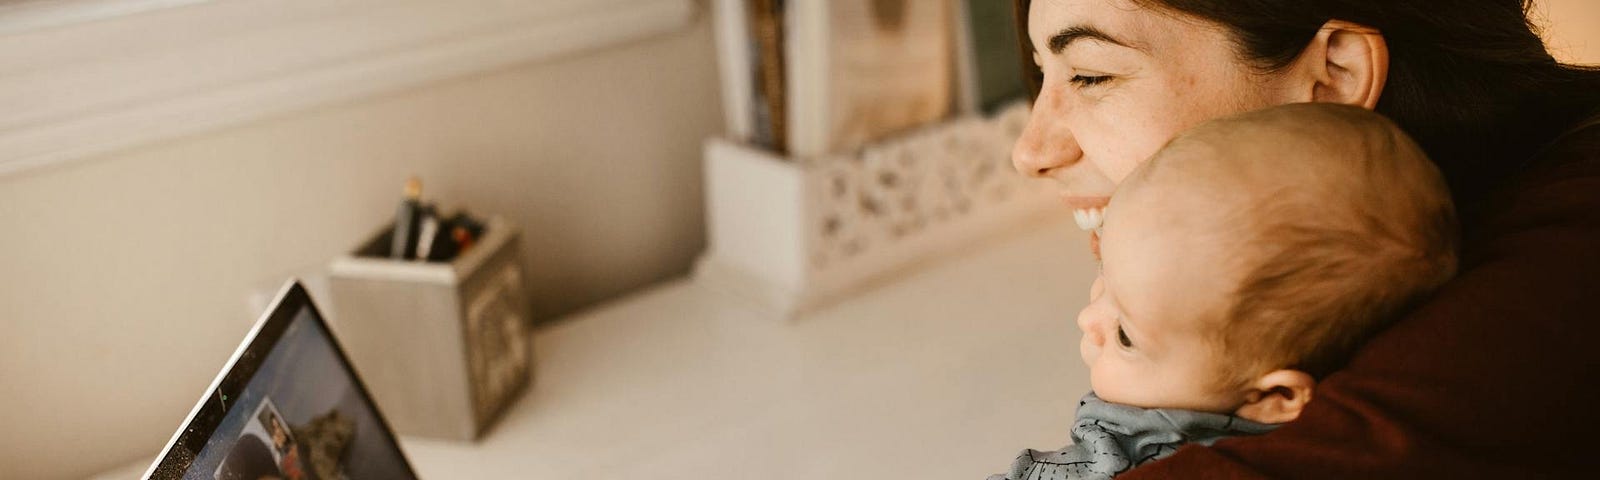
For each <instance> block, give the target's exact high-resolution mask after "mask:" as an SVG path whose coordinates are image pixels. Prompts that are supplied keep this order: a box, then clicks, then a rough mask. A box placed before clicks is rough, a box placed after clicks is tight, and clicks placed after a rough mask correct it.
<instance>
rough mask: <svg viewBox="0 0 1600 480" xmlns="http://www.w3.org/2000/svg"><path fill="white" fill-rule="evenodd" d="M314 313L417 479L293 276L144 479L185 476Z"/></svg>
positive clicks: (404, 463) (403, 458) (392, 434)
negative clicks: (287, 339) (270, 359)
mask: <svg viewBox="0 0 1600 480" xmlns="http://www.w3.org/2000/svg"><path fill="white" fill-rule="evenodd" d="M302 311H306V312H308V313H310V315H309V317H310V318H311V320H312V321H314V322H317V325H318V326H320V327H322V331H324V332H327V333H328V335H327V340H328V342H329V343H330V344H332V345H333V351H334V353H335V354H336V355H337V356H338V359H339V366H340V368H343V369H344V373H345V375H347V376H348V377H349V378H350V383H351V384H352V385H354V386H355V389H356V391H357V392H359V394H360V395H361V398H362V399H363V400H364V401H365V402H366V404H367V406H369V407H371V408H372V411H373V415H375V416H376V417H378V423H379V425H380V426H382V428H383V430H384V431H385V432H388V435H385V441H386V442H388V443H389V445H390V446H391V447H393V448H394V450H395V451H396V452H398V453H399V457H400V463H401V465H402V466H403V467H405V471H406V472H407V473H409V474H410V476H411V478H417V474H416V470H415V469H413V468H411V463H410V461H409V460H407V459H406V455H405V451H404V450H402V449H401V448H400V444H399V441H398V438H397V435H396V434H395V430H394V428H393V427H391V426H390V425H389V421H388V420H387V419H385V418H384V416H383V413H382V412H380V411H379V410H378V404H377V402H374V401H373V400H372V394H371V393H369V392H368V390H367V386H366V385H365V384H364V383H363V382H362V381H361V377H360V376H358V375H356V371H355V368H354V367H352V366H351V364H350V356H349V355H347V354H346V353H345V350H344V347H343V346H341V345H340V344H339V341H338V339H337V338H334V335H333V330H332V329H330V328H328V323H327V322H326V321H324V320H323V317H322V312H320V311H318V310H317V306H316V305H315V304H314V303H312V302H311V296H310V295H309V294H307V293H306V290H305V287H303V286H301V285H300V282H299V281H297V280H292V279H291V280H289V282H288V283H287V284H286V285H284V287H283V291H282V292H280V293H279V294H278V298H277V300H276V301H274V302H273V304H272V306H271V307H268V308H267V311H266V313H263V314H262V318H261V319H259V320H257V322H256V325H255V326H254V327H252V328H251V330H250V333H249V334H248V335H246V336H245V340H244V342H243V343H241V344H240V346H239V348H238V349H237V350H235V351H234V353H233V357H232V358H230V359H229V360H228V363H227V364H226V365H225V366H224V367H223V369H222V372H221V373H219V374H217V377H216V379H214V380H212V382H211V387H210V388H207V389H206V392H205V394H204V395H202V396H201V398H200V403H199V404H196V405H195V407H194V409H192V410H190V412H189V417H188V418H187V419H185V420H184V422H183V425H182V426H180V427H179V428H178V431H177V433H174V434H173V436H172V439H171V440H169V441H168V442H167V446H166V448H164V449H162V450H161V455H160V456H159V457H157V459H156V461H155V463H153V464H151V465H150V469H149V470H148V471H146V472H145V475H144V478H146V479H150V478H160V479H165V478H181V477H182V476H183V475H184V473H185V472H187V471H188V470H189V467H190V466H191V464H192V463H193V462H194V460H195V458H196V456H198V455H199V454H200V451H201V449H203V448H205V446H206V442H207V441H209V440H210V439H211V436H212V435H213V434H214V433H215V432H216V429H217V426H218V425H220V424H221V423H222V419H223V418H225V417H227V415H228V411H229V410H228V407H230V406H231V405H230V404H229V403H228V402H229V399H235V398H239V397H240V395H241V394H243V393H244V388H245V386H246V385H248V384H249V383H250V379H251V378H252V377H253V376H254V375H255V373H256V371H257V370H259V369H260V368H261V365H262V364H263V363H264V362H265V360H266V358H267V355H268V354H269V353H271V352H272V347H273V346H275V345H277V343H278V340H279V339H281V338H282V337H283V334H284V332H285V331H287V330H288V328H289V325H290V324H292V323H294V320H295V318H296V317H297V316H298V315H299V313H300V312H302Z"/></svg>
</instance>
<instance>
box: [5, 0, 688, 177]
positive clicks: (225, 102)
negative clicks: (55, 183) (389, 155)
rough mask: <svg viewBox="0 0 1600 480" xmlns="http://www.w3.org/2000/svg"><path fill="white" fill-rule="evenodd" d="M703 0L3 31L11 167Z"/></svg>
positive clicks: (199, 12) (477, 59) (496, 54)
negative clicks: (9, 32)
mask: <svg viewBox="0 0 1600 480" xmlns="http://www.w3.org/2000/svg"><path fill="white" fill-rule="evenodd" d="M696 8H697V7H696V2H695V1H694V0H520V1H518V0H230V1H225V2H207V3H198V4H192V5H187V6H180V7H173V8H168V9H164V10H160V11H151V12H145V13H140V14H136V15H130V16H126V17H119V18H113V19H108V20H101V21H94V22H88V23H83V24H79V25H69V26H64V27H57V28H48V29H43V30H38V31H30V32H23V33H15V34H10V35H4V36H0V176H5V175H8V174H15V173H17V172H21V171H24V170H28V169H32V168H36V167H40V166H44V165H51V164H58V163H62V162H67V161H73V160H78V159H83V158H87V157H92V156H95V155H100V154H106V153H110V152H114V151H117V150H120V149H125V148H129V147H133V146H137V145H141V144H145V143H149V142H154V141H158V140H164V139H170V138H175V137H180V136H184V135H191V134H195V133H201V132H205V131H210V130H215V129H219V128H224V127H229V126H234V125H239V124H243V123H246V122H249V121H252V120H256V119H260V118H264V117H270V116H274V115H281V114H284V113H289V112H293V111H298V110H303V109H308V108H312V107H315V106H319V105H324V104H329V103H335V102H341V101H349V100H353V99H357V98H362V97H368V96H373V95H379V94H383V93H388V92H393V91H397V90H401V89H405V88H410V87H415V86H418V85H422V84H426V83H430V82H435V81H439V80H443V79H447V78H452V77H458V76H462V75H467V74H471V73H475V72H480V71H486V70H493V69H497V68H504V67H508V66H512V65H516V64H520V63H527V62H531V61H538V60H544V59H551V58H556V57H561V56H565V55H570V54H573V53H577V52H582V51H586V50H591V49H596V48H600V47H605V46H610V45H615V44H618V43H623V42H627V41H632V40H638V39H642V38H646V37H649V36H651V35H657V34H663V33H668V32H672V31H676V30H679V29H681V28H684V27H686V26H687V25H689V24H690V23H691V22H692V21H693V19H694V17H695V15H696Z"/></svg>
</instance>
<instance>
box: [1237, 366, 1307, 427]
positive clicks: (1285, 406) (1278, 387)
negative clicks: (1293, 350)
mask: <svg viewBox="0 0 1600 480" xmlns="http://www.w3.org/2000/svg"><path fill="white" fill-rule="evenodd" d="M1316 384H1317V381H1316V380H1315V379H1313V378H1311V374H1308V373H1306V372H1302V371H1299V370H1276V371H1273V372H1270V373H1267V374H1266V375H1262V376H1261V378H1258V379H1256V381H1255V383H1254V384H1252V385H1250V386H1249V388H1250V390H1249V391H1248V392H1246V393H1245V404H1244V406H1242V407H1239V410H1238V411H1236V412H1234V414H1233V415H1234V416H1236V417H1239V418H1243V419H1245V420H1249V421H1252V422H1256V423H1266V424H1277V423H1287V422H1289V421H1291V420H1294V419H1296V418H1299V417H1300V411H1301V410H1304V409H1305V408H1306V404H1307V403H1310V402H1311V390H1312V389H1313V388H1314V387H1316Z"/></svg>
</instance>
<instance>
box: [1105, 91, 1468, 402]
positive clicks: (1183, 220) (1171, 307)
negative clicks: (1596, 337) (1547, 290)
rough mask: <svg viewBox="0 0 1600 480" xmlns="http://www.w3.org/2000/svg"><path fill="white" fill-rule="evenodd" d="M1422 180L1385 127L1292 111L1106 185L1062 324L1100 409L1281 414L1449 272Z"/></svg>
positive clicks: (1274, 113)
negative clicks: (1091, 262)
mask: <svg viewBox="0 0 1600 480" xmlns="http://www.w3.org/2000/svg"><path fill="white" fill-rule="evenodd" d="M1455 230H1456V220H1455V212H1454V209H1453V207H1452V206H1451V203H1450V194H1449V191H1448V190H1447V188H1446V186H1445V184H1444V181H1443V179H1442V178H1441V177H1440V176H1439V173H1438V170H1437V169H1436V168H1435V167H1434V166H1433V164H1432V163H1431V162H1429V161H1428V159H1427V157H1426V156H1425V155H1424V154H1423V152H1422V150H1421V149H1420V147H1418V146H1417V145H1416V144H1415V143H1413V142H1412V141H1411V140H1410V139H1409V138H1408V137H1407V136H1406V135H1405V134H1404V133H1403V132H1401V131H1400V130H1399V128H1397V127H1396V126H1395V125H1394V124H1393V123H1391V122H1389V121H1388V120H1386V119H1384V118H1383V117H1381V116H1379V115H1377V114H1374V113H1371V112H1368V111H1365V110H1362V109H1359V108H1355V107H1345V106H1337V105H1328V104H1300V105H1289V106H1283V107H1277V108H1272V109H1268V110H1262V111H1257V112H1252V113H1247V114H1244V115H1239V116H1234V117H1229V118H1225V119H1221V120H1216V121H1212V122H1209V123H1206V124H1204V125H1201V126H1199V127H1196V128H1194V129H1193V130H1191V131H1189V132H1187V133H1185V134H1183V135H1181V136H1179V137H1178V138H1176V139H1174V140H1173V141H1172V142H1171V143H1169V144H1168V145H1167V146H1166V147H1164V148H1163V149H1162V150H1161V151H1160V152H1157V153H1156V155H1155V156H1154V157H1152V158H1151V159H1150V160H1149V161H1147V162H1145V164H1144V165H1142V166H1141V167H1140V168H1139V170H1137V171H1135V172H1134V173H1132V174H1131V175H1129V177H1128V179H1127V180H1125V181H1124V182H1123V184H1122V185H1121V187H1120V188H1119V189H1118V191H1117V193H1116V195H1115V196H1114V197H1113V198H1112V200H1111V204H1110V205H1109V206H1108V208H1107V211H1106V218H1105V224H1104V230H1103V231H1102V237H1101V238H1102V240H1103V243H1102V245H1103V246H1102V249H1101V253H1102V261H1103V264H1102V271H1101V280H1102V283H1101V284H1100V288H1099V289H1098V290H1099V291H1098V292H1092V293H1091V297H1093V301H1092V302H1091V303H1090V305H1089V306H1087V307H1085V308H1084V309H1083V311H1082V312H1081V313H1080V314H1079V315H1078V324H1079V326H1080V327H1082V328H1083V331H1084V335H1083V339H1082V344H1081V347H1082V350H1083V359H1084V361H1085V362H1086V363H1088V364H1089V368H1090V376H1091V381H1092V383H1093V384H1094V390H1095V393H1096V394H1098V395H1099V396H1100V397H1101V398H1103V399H1105V400H1106V401H1109V402H1116V403H1123V404H1129V405H1135V406H1141V407H1146V408H1180V409H1189V410H1200V411H1209V412H1217V413H1231V414H1237V415H1239V416H1241V417H1244V418H1246V419H1250V420H1255V421H1258V422H1263V423H1282V422H1286V421H1289V420H1293V419H1294V418H1295V417H1296V416H1298V415H1299V412H1300V409H1301V408H1302V407H1303V406H1304V405H1305V403H1306V402H1308V401H1309V400H1310V397H1311V390H1312V387H1313V386H1314V385H1315V383H1316V380H1317V379H1319V378H1320V377H1321V376H1322V375H1325V374H1327V373H1329V372H1330V371H1332V370H1333V369H1336V368H1338V367H1339V366H1341V365H1342V364H1343V363H1344V362H1345V361H1346V360H1347V359H1348V357H1349V356H1350V355H1351V354H1352V353H1353V352H1354V350H1355V349H1356V348H1357V347H1358V346H1359V345H1360V344H1361V343H1362V342H1364V341H1365V340H1366V339H1367V338H1368V337H1369V336H1371V335H1372V334H1373V333H1375V332H1376V331H1377V330H1379V329H1381V328H1382V327H1384V326H1385V325H1387V322H1389V321H1391V320H1393V319H1394V317H1396V316H1397V315H1399V314H1401V313H1403V311H1404V310H1405V309H1407V308H1409V307H1410V306H1411V305H1413V304H1414V303H1415V302H1416V301H1417V300H1419V299H1420V298H1421V297H1423V296H1426V295H1428V294H1430V293H1431V292H1432V291H1433V290H1434V289H1435V288H1437V287H1438V286H1439V285H1441V284H1443V283H1444V282H1445V281H1446V280H1448V279H1449V278H1450V277H1451V276H1452V275H1454V273H1455V268H1456V255H1455V244H1456V241H1455V235H1456V233H1455Z"/></svg>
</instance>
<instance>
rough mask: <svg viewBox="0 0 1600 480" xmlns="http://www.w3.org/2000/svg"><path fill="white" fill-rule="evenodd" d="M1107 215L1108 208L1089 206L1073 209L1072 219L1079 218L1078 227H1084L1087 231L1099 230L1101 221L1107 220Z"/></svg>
mask: <svg viewBox="0 0 1600 480" xmlns="http://www.w3.org/2000/svg"><path fill="white" fill-rule="evenodd" d="M1105 217H1106V209H1104V208H1089V209H1082V210H1073V211H1072V219H1073V220H1077V221H1078V228H1080V229H1083V231H1085V232H1092V231H1095V230H1099V229H1100V224H1101V222H1104V221H1105Z"/></svg>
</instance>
